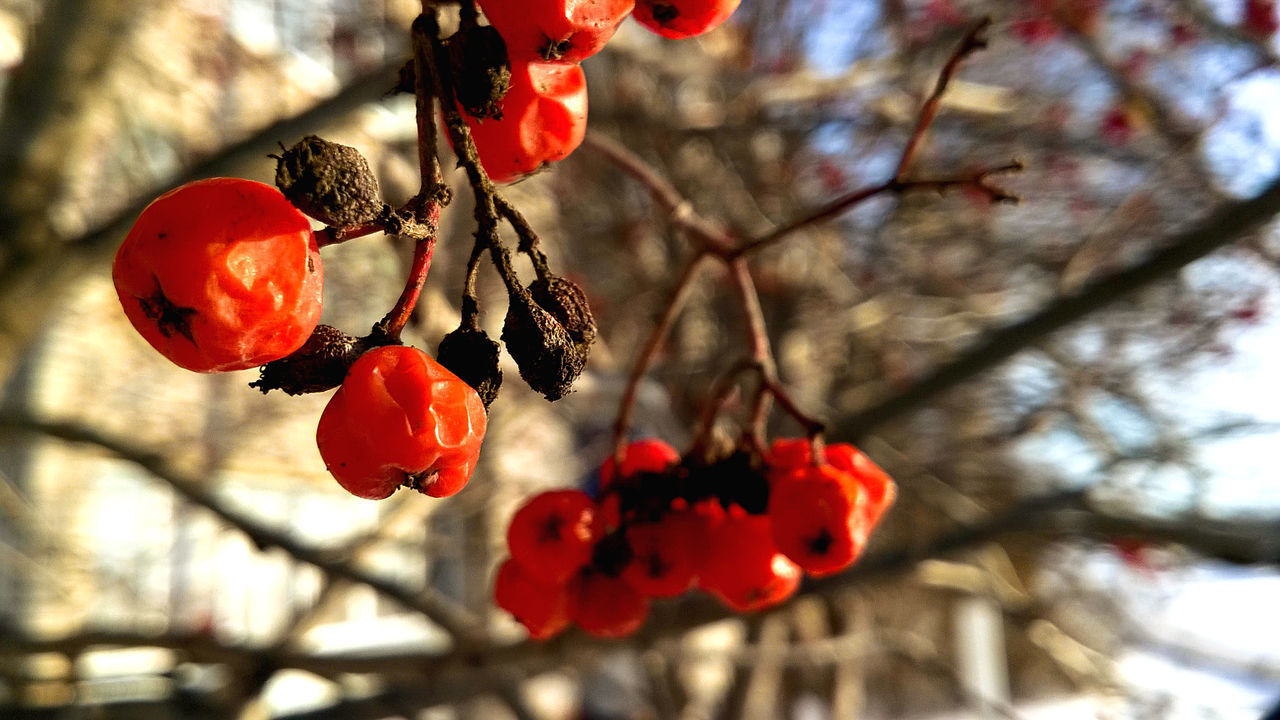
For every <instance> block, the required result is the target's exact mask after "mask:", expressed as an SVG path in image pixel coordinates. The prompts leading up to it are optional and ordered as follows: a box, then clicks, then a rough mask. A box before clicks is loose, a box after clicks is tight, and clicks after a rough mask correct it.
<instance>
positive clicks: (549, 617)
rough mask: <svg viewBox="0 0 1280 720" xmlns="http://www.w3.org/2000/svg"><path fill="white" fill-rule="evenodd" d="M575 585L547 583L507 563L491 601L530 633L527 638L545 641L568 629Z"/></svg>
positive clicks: (500, 571)
mask: <svg viewBox="0 0 1280 720" xmlns="http://www.w3.org/2000/svg"><path fill="white" fill-rule="evenodd" d="M576 592H577V586H576V585H569V584H566V583H547V582H543V581H542V580H540V579H538V578H536V577H534V576H533V575H531V574H529V573H528V572H526V571H525V570H524V569H523V568H522V567H521V566H520V563H517V562H516V561H514V560H512V559H508V560H507V561H505V562H504V563H502V566H501V567H499V568H498V574H497V576H496V577H495V578H494V580H493V600H494V602H495V603H496V604H497V605H498V607H500V608H502V609H503V610H506V611H507V612H509V613H511V614H512V615H513V616H514V617H515V619H516V620H518V621H519V622H520V624H521V625H524V627H525V629H526V630H528V631H529V637H532V638H533V639H535V640H546V639H547V638H549V637H551V636H553V635H555V634H556V633H558V632H560V631H561V630H564V629H565V628H567V627H569V604H570V598H571V596H572V594H575V593H576Z"/></svg>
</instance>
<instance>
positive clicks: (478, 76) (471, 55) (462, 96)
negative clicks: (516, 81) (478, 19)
mask: <svg viewBox="0 0 1280 720" xmlns="http://www.w3.org/2000/svg"><path fill="white" fill-rule="evenodd" d="M447 48H448V50H449V65H450V67H451V68H452V70H453V77H454V78H456V82H455V83H454V89H455V92H456V93H457V96H458V104H459V105H461V106H462V108H463V109H464V110H466V111H467V113H468V114H469V115H471V116H472V117H477V118H501V117H502V98H503V97H505V96H506V94H507V90H508V89H509V88H510V87H511V64H510V63H509V62H508V60H507V44H506V43H505V42H503V40H502V36H501V35H499V34H498V31H497V30H494V29H493V28H492V27H490V26H488V25H483V26H482V25H467V24H465V23H464V24H463V26H462V28H461V29H460V30H458V32H456V33H454V35H453V37H450V38H449V40H448V43H447Z"/></svg>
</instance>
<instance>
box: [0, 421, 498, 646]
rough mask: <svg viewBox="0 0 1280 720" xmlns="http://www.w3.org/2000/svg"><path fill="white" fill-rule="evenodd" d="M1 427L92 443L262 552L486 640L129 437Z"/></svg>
mask: <svg viewBox="0 0 1280 720" xmlns="http://www.w3.org/2000/svg"><path fill="white" fill-rule="evenodd" d="M0 430H7V431H10V432H19V433H30V434H37V435H44V436H47V437H51V438H56V439H59V440H63V441H66V442H71V443H79V444H84V445H92V446H94V447H98V448H101V449H103V450H106V451H107V452H109V453H111V454H112V455H115V456H117V457H119V458H120V459H122V460H126V461H128V462H131V463H133V464H135V465H137V466H138V467H140V468H142V469H143V470H146V471H147V472H148V473H150V474H151V475H153V476H154V477H156V478H158V479H160V480H163V481H164V482H165V483H167V484H168V485H169V486H170V487H171V488H173V490H174V491H175V492H176V493H177V494H178V495H180V496H181V497H182V498H183V499H185V500H187V501H188V502H191V503H193V504H195V505H198V506H200V507H202V508H204V509H206V510H208V511H210V512H212V513H213V514H214V515H216V516H217V517H218V518H219V519H220V520H222V521H223V522H225V523H227V524H228V525H230V526H232V527H234V528H236V529H237V530H239V531H240V532H242V533H244V534H245V536H247V537H248V538H249V540H251V541H252V542H253V544H254V545H256V546H257V547H258V548H259V549H260V550H268V549H270V548H279V549H281V550H283V551H284V552H286V553H288V554H289V555H290V556H292V557H294V558H296V559H297V560H300V561H301V562H304V563H307V564H308V565H314V566H315V567H317V568H319V569H320V570H321V571H323V572H324V573H325V574H326V575H328V576H329V577H330V578H332V579H336V580H347V581H350V582H356V583H362V584H364V585H368V586H369V587H371V588H373V589H374V590H376V591H378V592H379V593H381V594H383V595H386V596H387V597H389V598H391V599H393V600H395V601H397V602H399V603H400V604H401V605H404V606H405V607H407V608H409V609H411V610H415V611H417V612H420V613H422V614H423V615H424V616H425V617H427V618H428V619H430V620H431V621H432V622H434V623H436V624H437V625H439V626H440V627H442V628H444V629H445V630H446V631H448V632H449V633H450V634H451V635H453V638H454V641H455V642H457V643H459V644H460V645H463V646H471V645H472V644H474V643H479V642H481V640H482V638H483V635H484V629H483V627H481V625H480V623H479V621H478V620H477V619H476V618H475V616H474V615H472V613H471V612H470V611H468V610H467V609H466V608H463V607H460V606H458V605H456V604H454V603H453V602H451V601H449V600H448V599H446V598H444V597H442V596H440V595H438V594H436V593H435V592H433V591H431V590H430V589H426V590H421V591H414V590H410V589H408V588H404V587H402V586H400V585H397V584H395V583H393V582H390V581H388V580H385V579H383V578H379V577H377V576H375V575H372V574H370V573H368V572H365V571H364V570H361V569H359V568H357V567H355V566H354V565H352V564H351V563H350V562H347V561H345V560H342V559H340V558H338V557H335V556H333V555H332V554H330V553H328V552H325V551H322V550H317V549H315V548H312V547H309V546H307V545H304V544H302V543H299V542H297V541H295V540H293V539H292V538H290V537H289V536H288V535H286V534H285V533H283V532H280V531H279V530H277V529H275V528H273V527H271V526H269V525H267V524H265V523H262V522H260V521H258V520H255V519H253V518H252V517H249V516H248V515H245V514H244V513H240V512H238V511H236V510H232V509H231V508H229V507H227V506H226V505H225V504H224V503H223V502H222V501H221V500H220V499H219V498H218V497H217V496H216V495H215V494H214V493H212V492H210V491H209V490H207V489H206V488H205V483H204V481H203V479H202V478H198V477H189V476H187V475H185V474H183V473H181V472H179V471H177V470H175V469H173V468H172V467H170V466H169V464H168V462H167V461H166V460H165V459H164V458H163V457H162V456H160V455H157V454H154V453H151V452H148V451H147V450H145V449H143V448H138V447H136V446H134V445H132V444H130V443H129V442H128V441H126V440H122V439H119V438H114V437H110V436H108V435H105V434H103V433H100V432H98V431H97V430H95V429H93V428H89V427H84V426H81V425H75V424H68V423H60V422H53V421H47V420H41V419H38V418H34V417H30V416H23V415H4V416H0Z"/></svg>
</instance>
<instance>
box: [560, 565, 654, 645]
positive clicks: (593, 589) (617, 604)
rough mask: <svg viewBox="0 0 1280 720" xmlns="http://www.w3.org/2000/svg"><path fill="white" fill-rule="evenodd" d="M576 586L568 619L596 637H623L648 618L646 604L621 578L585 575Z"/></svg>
mask: <svg viewBox="0 0 1280 720" xmlns="http://www.w3.org/2000/svg"><path fill="white" fill-rule="evenodd" d="M578 583H579V584H578V589H577V597H575V598H574V599H573V602H572V603H571V604H570V606H569V617H571V618H572V619H573V621H574V622H576V623H578V626H579V627H581V628H582V629H583V630H585V631H587V632H588V633H591V634H592V635H595V636H596V637H603V638H620V637H626V636H627V635H630V634H631V633H633V632H635V631H636V630H638V629H640V626H641V625H643V624H644V619H645V618H646V617H647V616H648V615H649V600H648V599H647V598H645V597H644V596H643V595H641V594H640V593H638V592H636V591H635V589H634V588H632V587H631V585H629V584H628V583H627V581H625V580H623V579H622V578H620V577H613V576H610V575H605V574H603V573H599V572H586V573H583V574H582V575H581V576H579V579H578Z"/></svg>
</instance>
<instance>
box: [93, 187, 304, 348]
mask: <svg viewBox="0 0 1280 720" xmlns="http://www.w3.org/2000/svg"><path fill="white" fill-rule="evenodd" d="M111 277H112V279H113V280H114V282H115V286H116V292H117V294H118V295H119V296H120V304H121V306H123V308H124V313H125V315H126V316H127V317H128V318H129V322H131V323H133V327H134V328H135V329H136V330H137V331H138V333H139V334H141V335H142V337H143V338H144V339H146V341H147V342H148V343H150V344H151V346H152V347H154V348H155V349H156V350H158V351H159V352H160V354H162V355H164V356H165V357H167V358H169V359H170V360H171V361H173V362H174V363H175V364H177V365H179V366H181V367H184V368H186V369H188V370H195V371H197V372H218V371H225V370H243V369H245V368H251V367H256V366H258V365H262V364H265V363H268V362H271V361H272V360H277V359H279V358H282V357H284V356H286V355H288V354H289V353H291V352H293V351H294V350H297V349H298V348H299V347H301V346H302V344H303V343H304V342H306V340H307V338H308V337H309V336H310V335H311V331H312V330H313V329H315V326H316V323H317V322H318V321H319V320H320V306H321V286H322V285H323V283H324V272H323V268H322V266H321V263H320V250H319V247H317V245H316V239H315V235H314V234H313V233H312V232H311V224H310V222H309V221H308V220H307V218H306V217H305V216H304V215H303V214H302V213H301V212H299V211H298V210H297V209H296V208H294V207H293V206H292V205H290V204H289V201H288V200H286V199H285V198H284V196H283V195H281V194H280V192H279V191H278V190H276V189H275V188H273V187H271V186H270V185H264V184H262V183H259V182H254V181H252V180H241V179H239V178H214V179H211V180H200V181H197V182H193V183H188V184H186V185H183V186H182V187H179V188H177V189H175V190H171V191H169V192H168V193H165V194H164V195H161V196H160V197H159V198H157V199H156V200H155V201H154V202H152V203H151V204H150V205H148V206H147V208H146V209H145V210H143V211H142V214H141V215H140V216H139V217H138V220H137V221H136V222H135V223H134V224H133V227H132V228H131V229H130V230H129V234H128V235H127V236H126V237H125V239H124V242H123V243H122V244H121V245H120V249H119V250H118V251H117V252H116V256H115V262H114V264H113V265H112V268H111Z"/></svg>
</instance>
